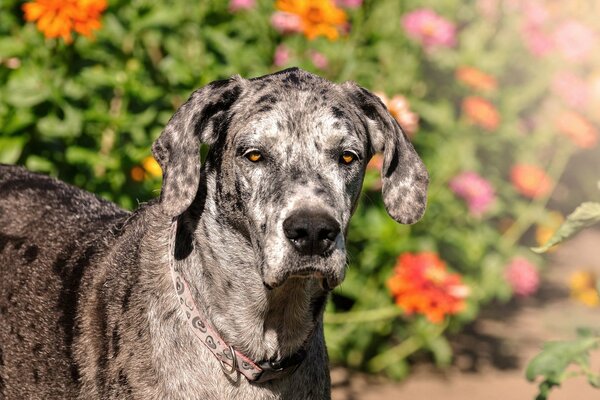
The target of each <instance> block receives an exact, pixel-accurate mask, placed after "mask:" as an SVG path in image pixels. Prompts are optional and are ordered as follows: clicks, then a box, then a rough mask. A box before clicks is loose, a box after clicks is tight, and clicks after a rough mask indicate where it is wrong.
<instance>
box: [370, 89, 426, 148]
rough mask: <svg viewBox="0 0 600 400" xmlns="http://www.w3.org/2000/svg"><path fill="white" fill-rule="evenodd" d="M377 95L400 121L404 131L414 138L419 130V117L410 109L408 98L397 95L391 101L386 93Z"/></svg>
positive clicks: (377, 93)
mask: <svg viewBox="0 0 600 400" xmlns="http://www.w3.org/2000/svg"><path fill="white" fill-rule="evenodd" d="M375 94H376V95H377V97H379V99H380V100H381V102H382V103H383V104H385V106H386V107H387V108H388V110H389V111H390V114H392V116H393V117H394V118H395V119H396V121H398V124H400V126H401V127H402V130H403V131H404V132H405V133H406V134H407V135H408V137H411V138H412V137H413V136H414V134H415V133H416V132H417V130H419V115H418V114H417V113H415V112H413V111H412V110H411V109H410V103H409V102H408V100H407V99H406V97H404V96H401V95H399V94H397V95H394V97H392V98H391V99H389V98H388V97H387V96H386V95H385V94H384V93H380V92H376V93H375Z"/></svg>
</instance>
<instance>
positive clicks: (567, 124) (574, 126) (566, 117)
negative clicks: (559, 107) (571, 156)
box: [556, 111, 599, 149]
mask: <svg viewBox="0 0 600 400" xmlns="http://www.w3.org/2000/svg"><path fill="white" fill-rule="evenodd" d="M556 129H558V131H559V132H560V133H562V134H563V135H565V136H567V137H568V138H569V139H571V141H572V142H573V143H575V145H577V146H579V147H581V148H582V149H589V148H592V147H594V146H595V145H596V143H598V136H599V135H598V130H597V129H596V128H595V127H594V125H592V124H591V123H590V122H589V121H588V120H586V119H585V118H583V117H582V116H581V115H579V114H577V113H576V112H573V111H564V112H562V113H560V114H558V116H557V118H556Z"/></svg>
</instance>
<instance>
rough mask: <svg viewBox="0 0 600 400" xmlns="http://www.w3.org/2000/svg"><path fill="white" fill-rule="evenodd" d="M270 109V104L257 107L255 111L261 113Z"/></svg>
mask: <svg viewBox="0 0 600 400" xmlns="http://www.w3.org/2000/svg"><path fill="white" fill-rule="evenodd" d="M272 109H273V107H271V106H263V107H261V108H259V109H258V110H257V111H256V113H257V114H261V113H265V112H269V111H271V110H272Z"/></svg>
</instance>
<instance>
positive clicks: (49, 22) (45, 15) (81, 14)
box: [23, 0, 107, 43]
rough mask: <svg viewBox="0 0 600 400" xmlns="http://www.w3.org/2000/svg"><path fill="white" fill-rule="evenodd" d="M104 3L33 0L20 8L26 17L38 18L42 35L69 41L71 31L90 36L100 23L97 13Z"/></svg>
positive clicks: (32, 19)
mask: <svg viewBox="0 0 600 400" xmlns="http://www.w3.org/2000/svg"><path fill="white" fill-rule="evenodd" d="M106 6H107V4H106V0H35V1H31V2H28V3H25V4H23V11H24V13H25V20H27V21H30V22H32V21H37V24H36V25H37V28H38V29H39V30H40V31H41V32H42V33H43V34H44V36H46V37H47V38H58V37H62V38H63V40H64V41H65V42H66V43H71V42H72V41H73V38H72V36H71V32H73V31H75V32H77V33H79V34H81V35H83V36H91V35H92V31H94V30H97V29H99V28H100V27H101V26H102V24H101V23H100V15H101V14H102V12H103V11H104V10H105V9H106Z"/></svg>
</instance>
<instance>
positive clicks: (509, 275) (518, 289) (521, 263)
mask: <svg viewBox="0 0 600 400" xmlns="http://www.w3.org/2000/svg"><path fill="white" fill-rule="evenodd" d="M504 277H505V278H506V281H507V282H508V283H509V285H510V286H511V287H512V290H513V292H514V293H516V294H517V296H522V297H526V296H529V295H531V294H533V293H535V292H536V291H537V289H538V286H539V284H540V276H539V273H538V270H537V268H536V267H535V265H533V264H532V263H531V262H529V261H528V260H527V259H525V258H523V257H516V258H514V259H513V260H512V261H511V262H510V264H508V265H507V266H506V269H505V270H504Z"/></svg>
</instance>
